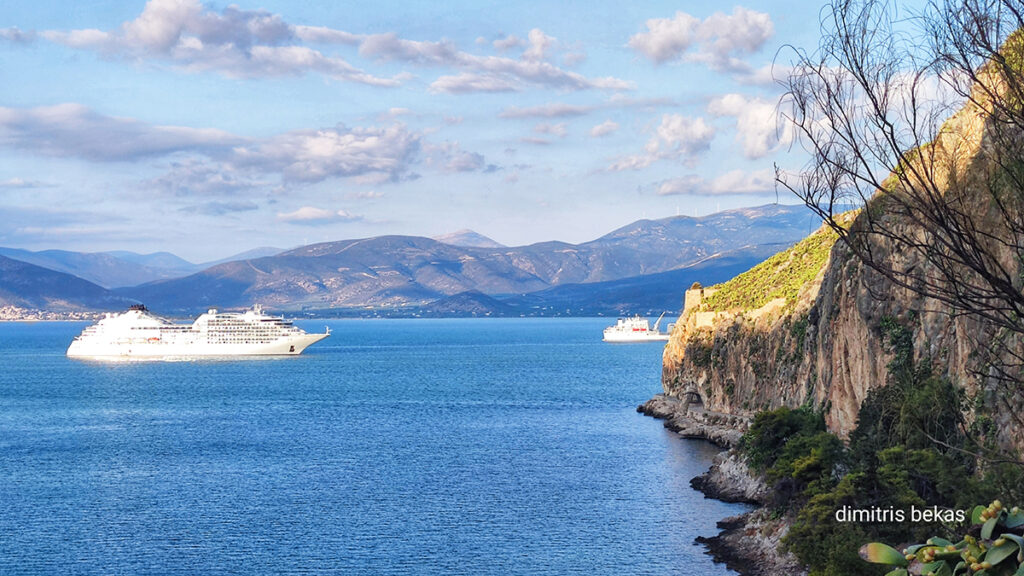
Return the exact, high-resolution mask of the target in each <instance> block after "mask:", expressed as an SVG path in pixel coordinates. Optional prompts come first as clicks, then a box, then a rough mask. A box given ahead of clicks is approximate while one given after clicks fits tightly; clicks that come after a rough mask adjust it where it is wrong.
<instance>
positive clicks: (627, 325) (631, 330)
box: [603, 312, 669, 342]
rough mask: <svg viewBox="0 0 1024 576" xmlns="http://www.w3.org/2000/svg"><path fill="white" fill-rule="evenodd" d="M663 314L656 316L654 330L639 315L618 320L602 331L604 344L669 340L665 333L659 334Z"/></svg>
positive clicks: (648, 322)
mask: <svg viewBox="0 0 1024 576" xmlns="http://www.w3.org/2000/svg"><path fill="white" fill-rule="evenodd" d="M664 316H665V313H664V312H662V313H661V316H658V320H657V322H655V323H654V328H651V323H650V321H648V320H647V318H645V317H643V316H640V315H639V314H638V315H636V316H633V317H631V318H619V319H618V321H617V322H616V323H615V325H614V326H609V327H607V328H605V329H604V339H603V340H604V341H605V342H658V341H666V340H668V338H669V334H668V333H667V332H659V331H658V325H659V324H661V319H662V318H664Z"/></svg>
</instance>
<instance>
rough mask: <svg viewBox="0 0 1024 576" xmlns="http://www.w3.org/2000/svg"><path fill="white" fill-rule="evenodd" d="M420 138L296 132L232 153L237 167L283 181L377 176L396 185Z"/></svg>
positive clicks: (397, 133)
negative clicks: (279, 176) (271, 174)
mask: <svg viewBox="0 0 1024 576" xmlns="http://www.w3.org/2000/svg"><path fill="white" fill-rule="evenodd" d="M421 140H422V135H421V134H420V133H418V132H413V131H410V130H409V129H408V128H406V127H405V126H404V125H402V124H394V125H392V126H389V127H386V128H347V127H345V126H341V125H339V126H337V127H335V128H323V129H320V130H298V131H294V132H287V133H285V134H280V135H278V136H274V137H272V138H270V139H268V140H265V141H262V142H259V143H256V144H252V145H248V146H238V147H235V148H234V149H233V154H232V158H233V159H234V161H235V162H236V163H238V164H241V165H244V166H249V167H251V168H253V169H255V170H260V171H265V172H279V173H280V174H281V175H282V177H283V178H284V179H285V180H290V181H296V182H319V181H321V180H325V179H327V178H340V177H353V176H369V175H372V176H376V177H379V179H381V180H392V181H394V180H401V179H403V178H404V177H406V176H407V175H408V172H409V169H410V167H411V165H412V164H413V162H414V161H415V158H416V156H417V154H418V152H419V151H420V144H421Z"/></svg>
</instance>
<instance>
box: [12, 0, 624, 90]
mask: <svg viewBox="0 0 1024 576" xmlns="http://www.w3.org/2000/svg"><path fill="white" fill-rule="evenodd" d="M24 36H25V34H24V33H21V32H20V31H18V30H17V29H14V28H8V29H5V30H4V31H0V38H5V37H7V38H8V39H14V38H21V37H24ZM42 36H43V37H44V38H46V39H48V40H50V41H53V42H57V43H61V44H64V45H66V46H69V47H72V48H77V49H83V50H94V51H97V52H99V53H101V54H103V55H104V56H106V57H111V58H125V59H129V60H135V61H149V60H158V61H164V62H169V63H171V64H172V65H173V66H175V67H177V68H180V69H183V70H186V71H193V72H216V73H219V74H222V75H225V76H229V77H242V78H260V77H269V76H299V75H303V74H307V73H317V74H322V75H324V76H328V77H331V78H334V79H338V80H343V81H348V82H356V83H362V84H367V85H371V86H385V87H386V86H397V85H399V84H400V83H401V81H403V80H404V79H406V78H408V77H409V75H408V74H406V73H402V74H399V75H397V76H394V77H391V78H384V77H379V76H376V75H374V74H371V73H369V72H366V71H364V70H362V69H360V68H357V67H355V66H353V65H352V64H350V63H349V62H347V61H346V60H345V59H343V58H341V57H339V56H337V55H332V54H325V53H324V52H321V51H320V50H317V49H314V48H311V47H309V46H307V45H305V44H306V43H308V44H317V45H330V46H333V45H347V46H358V47H359V50H358V52H359V54H360V55H361V56H362V57H364V58H374V59H377V60H385V61H397V62H403V63H407V64H412V65H416V66H436V67H446V68H451V69H453V70H452V72H453V73H451V74H446V75H443V76H441V77H439V78H437V79H435V80H434V81H433V82H431V83H430V90H431V91H433V92H449V93H469V92H509V91H521V90H524V89H526V88H531V87H532V88H537V87H540V88H556V89H561V90H589V89H598V90H631V89H633V88H634V86H633V84H632V83H630V82H626V81H624V80H621V79H618V78H588V77H585V76H583V75H581V74H577V73H574V72H569V71H567V70H564V69H562V68H560V67H558V66H557V65H555V64H553V63H552V62H551V60H552V59H553V58H554V56H555V52H556V51H557V49H558V48H559V43H558V42H557V41H556V40H555V39H554V38H552V37H550V36H548V35H547V34H545V33H544V32H543V31H542V30H540V29H537V28H535V29H533V30H531V31H530V32H529V34H528V41H523V40H520V39H519V38H517V37H515V36H508V37H506V38H503V39H499V40H497V41H495V42H494V46H495V48H496V49H497V50H499V51H503V50H507V49H510V48H513V47H515V46H522V47H525V50H524V51H523V53H522V55H521V56H520V57H519V58H510V57H505V56H482V55H475V54H470V53H467V52H464V51H461V50H459V49H458V48H457V47H456V45H455V44H454V42H452V41H450V40H444V39H442V40H440V41H420V40H407V39H404V38H400V37H399V36H398V35H397V34H395V33H383V34H369V35H362V34H353V33H350V32H345V31H342V30H335V29H332V28H327V27H323V26H302V25H292V24H289V23H287V22H285V21H284V20H283V19H282V18H281V16H280V15H277V14H271V13H270V12H267V11H264V10H243V9H241V8H239V7H237V6H234V5H230V6H228V7H227V8H224V9H223V10H222V11H220V12H216V11H214V10H211V9H209V8H208V7H204V6H203V5H201V4H200V2H199V0H150V1H149V2H148V3H147V4H146V6H145V8H144V9H143V10H142V12H141V13H140V14H139V16H138V17H136V18H135V19H134V20H131V21H128V22H125V23H123V24H122V25H121V26H120V28H118V29H116V30H111V31H102V30H95V29H79V30H69V31H58V30H50V31H46V32H43V33H42Z"/></svg>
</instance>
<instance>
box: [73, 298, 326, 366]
mask: <svg viewBox="0 0 1024 576" xmlns="http://www.w3.org/2000/svg"><path fill="white" fill-rule="evenodd" d="M330 333H331V332H330V329H328V330H327V331H326V332H324V333H323V334H307V333H306V332H305V331H304V330H302V329H301V328H299V327H297V326H294V325H293V324H292V323H291V322H290V321H288V320H285V319H284V318H282V317H280V316H269V315H267V314H264V313H263V310H262V309H261V308H260V307H259V306H253V307H252V309H250V310H246V311H245V312H243V313H225V312H218V311H217V310H216V309H215V308H211V309H210V310H209V311H207V312H206V313H205V314H203V315H201V316H199V318H196V320H195V321H194V322H192V323H191V324H175V323H173V322H170V321H168V320H165V319H163V318H160V317H158V316H155V315H153V314H151V313H150V312H149V311H148V310H146V307H145V306H141V305H136V306H132V307H131V308H130V309H129V310H128V311H127V312H123V313H121V314H107V316H106V317H105V318H103V319H102V320H100V321H99V322H97V323H96V324H93V325H92V326H89V327H88V328H86V329H85V330H83V331H82V333H81V334H80V335H79V336H78V337H76V338H75V340H74V341H73V342H72V343H71V346H70V347H68V352H67V355H68V356H72V357H86V358H125V357H149V358H153V357H179V356H186V357H188V356H244V355H294V354H301V353H302V351H303V350H305V349H306V347H307V346H309V345H310V344H313V343H314V342H318V341H320V340H323V339H324V338H326V337H327V336H328V335H330Z"/></svg>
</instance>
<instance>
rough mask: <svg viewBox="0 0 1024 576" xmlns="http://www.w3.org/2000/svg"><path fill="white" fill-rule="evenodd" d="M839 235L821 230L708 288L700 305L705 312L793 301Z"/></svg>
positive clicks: (790, 302) (828, 230) (744, 309)
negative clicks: (776, 300)
mask: <svg viewBox="0 0 1024 576" xmlns="http://www.w3.org/2000/svg"><path fill="white" fill-rule="evenodd" d="M838 238H839V235H838V234H836V233H835V231H833V230H832V229H831V228H827V227H826V228H822V229H820V230H818V231H817V232H815V233H813V234H811V235H810V236H808V237H807V238H804V239H803V240H801V241H800V242H798V243H797V244H795V245H794V246H793V247H792V248H789V249H788V250H783V251H782V252H779V253H778V254H776V255H774V256H772V257H771V258H769V259H767V260H765V261H764V262H762V263H760V264H758V265H757V266H754V267H753V268H751V269H750V270H748V271H746V272H744V273H743V274H740V275H739V276H736V277H735V278H733V279H732V280H729V281H728V282H724V283H722V284H719V285H717V286H712V287H711V288H710V289H709V292H710V291H711V290H713V291H714V292H712V293H711V295H710V296H708V297H707V298H705V299H704V301H703V302H702V303H701V308H700V309H701V311H705V312H737V311H739V312H742V311H748V310H756V309H758V308H760V307H762V306H764V305H765V304H767V303H769V302H771V301H772V300H775V299H778V298H782V299H785V300H786V303H787V304H792V303H793V302H795V301H796V299H797V295H798V294H799V293H800V290H801V289H802V288H803V287H804V286H806V285H807V284H808V283H810V282H811V281H812V280H814V278H815V277H816V276H817V275H818V274H820V273H821V271H822V269H823V268H824V267H825V263H826V262H828V257H829V253H830V252H831V250H832V246H833V245H834V244H835V243H836V240H837V239H838Z"/></svg>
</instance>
